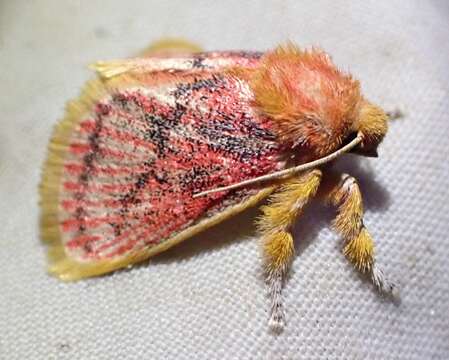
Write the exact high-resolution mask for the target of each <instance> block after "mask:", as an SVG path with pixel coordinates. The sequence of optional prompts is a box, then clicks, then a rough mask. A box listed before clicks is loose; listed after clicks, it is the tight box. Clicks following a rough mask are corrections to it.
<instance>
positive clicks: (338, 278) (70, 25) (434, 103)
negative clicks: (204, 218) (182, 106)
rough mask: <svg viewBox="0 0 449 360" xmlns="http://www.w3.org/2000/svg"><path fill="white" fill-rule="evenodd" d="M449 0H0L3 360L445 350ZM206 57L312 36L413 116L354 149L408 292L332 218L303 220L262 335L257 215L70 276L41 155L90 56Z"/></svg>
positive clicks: (325, 214) (370, 217)
mask: <svg viewBox="0 0 449 360" xmlns="http://www.w3.org/2000/svg"><path fill="white" fill-rule="evenodd" d="M448 19H449V5H448V3H447V2H446V1H443V0H441V1H421V0H410V1H399V0H395V1H387V0H385V1H383V0H382V1H381V0H372V1H333V0H329V1H325V0H317V1H310V2H302V1H294V0H291V1H240V0H227V1H220V2H218V1H217V2H209V1H181V0H178V1H133V0H127V1H118V0H111V1H107V2H106V1H105V2H103V1H97V0H96V1H75V0H73V1H58V0H36V1H26V0H22V1H0V109H1V112H0V113H1V116H0V126H1V128H0V129H1V131H0V139H1V140H0V206H1V216H0V224H1V232H0V359H10V360H13V359H178V360H181V359H408V360H409V359H419V360H423V359H424V360H425V359H442V360H443V359H449V272H448V268H449V234H448V233H449V205H448V200H449V190H448V189H449V165H448V161H447V156H448V154H449V111H448V108H449V96H448V95H449V92H448V90H449V85H448V84H449V81H448V80H449V67H448V64H449V61H448V60H449V56H448V55H449V41H447V40H448V39H449V20H448ZM179 35H181V36H183V37H185V38H188V39H191V40H193V41H195V42H197V43H199V44H201V45H202V46H204V48H206V49H210V50H211V49H255V50H263V49H269V48H272V47H273V46H275V45H276V44H278V43H280V42H282V41H285V40H287V39H290V40H292V41H294V42H296V43H298V44H300V45H301V46H312V45H317V46H320V47H322V48H324V49H325V50H326V51H328V52H329V53H330V54H332V55H333V59H334V61H335V62H336V63H337V64H338V65H339V66H340V67H341V68H343V69H345V70H350V71H351V72H352V73H353V74H354V76H356V77H357V78H359V79H360V80H361V83H362V86H363V90H364V93H365V94H366V96H367V97H368V98H369V99H371V100H372V101H374V102H377V103H379V104H380V105H382V106H383V107H384V108H386V109H394V108H395V107H400V108H401V109H403V111H404V113H405V117H404V118H402V119H400V120H396V121H394V122H392V123H391V128H390V131H389V133H388V136H387V137H386V139H385V141H384V142H383V144H382V146H381V148H380V157H379V158H378V159H361V160H356V158H355V157H353V156H346V157H345V158H344V159H341V161H339V164H338V166H339V167H340V168H341V169H342V170H344V171H346V172H348V173H351V174H353V175H354V176H355V177H357V179H359V181H360V184H361V188H362V192H363V194H364V198H365V208H366V216H365V224H366V225H367V227H368V228H369V230H370V231H371V233H372V234H373V237H374V239H375V241H376V244H377V253H378V259H379V262H380V264H381V265H382V266H383V268H384V270H385V271H386V272H387V273H388V274H389V275H390V277H392V278H394V279H396V280H397V282H398V283H399V284H400V292H401V300H400V301H399V302H396V303H395V302H391V301H389V300H388V299H385V298H382V297H381V296H379V295H378V294H377V293H376V291H375V290H374V289H373V286H372V285H371V284H370V283H369V281H367V280H366V279H364V278H363V276H360V275H359V274H358V273H357V272H356V271H354V270H353V268H352V267H351V265H349V264H348V263H347V261H346V260H345V258H344V256H343V255H342V254H341V245H342V244H341V242H340V241H339V238H338V236H337V235H335V234H334V233H333V232H332V231H331V229H330V228H329V224H330V222H331V220H332V217H333V215H334V213H333V212H332V211H330V210H324V209H323V208H322V207H321V205H319V204H314V205H312V206H311V207H310V208H308V210H307V212H306V214H305V216H304V217H303V218H302V219H300V220H299V221H298V224H297V227H296V230H295V237H296V246H297V256H296V258H295V261H294V263H293V268H292V272H291V277H290V279H289V281H288V283H287V285H286V287H285V290H284V294H285V305H286V311H287V321H288V323H287V327H286V329H285V331H284V332H283V333H282V334H280V335H277V336H276V335H273V334H272V333H270V331H269V330H268V326H267V320H268V300H267V298H266V290H265V286H264V282H263V279H262V276H261V264H260V263H261V262H260V258H259V250H258V244H257V239H256V237H255V234H254V228H253V226H252V218H254V216H257V214H258V212H257V209H255V210H251V211H248V212H246V213H245V214H243V215H242V216H240V217H238V218H235V219H233V220H230V221H228V222H226V223H225V224H222V225H220V226H217V227H216V228H214V229H211V230H210V231H207V232H206V233H204V234H202V235H200V236H197V237H195V238H193V239H191V240H190V241H188V242H186V243H183V244H181V245H180V246H178V247H176V248H174V249H172V250H170V251H168V252H167V253H164V254H161V256H158V257H157V258H154V260H152V261H150V262H149V263H145V264H143V265H140V266H137V267H134V268H132V269H129V270H125V271H119V272H117V273H114V274H112V275H109V276H104V277H100V278H95V279H90V280H85V281H80V282H76V283H62V282H60V281H58V280H57V279H55V278H53V277H50V276H48V275H47V273H46V272H45V266H46V258H45V249H44V247H43V246H42V244H41V243H40V240H39V234H38V214H39V208H38V195H37V187H38V183H39V179H40V173H41V165H42V162H43V161H44V158H45V156H46V146H47V142H48V140H49V137H50V134H51V130H52V128H53V126H54V124H55V123H56V121H57V119H59V118H61V116H62V114H63V108H64V103H65V102H66V101H67V100H68V99H71V98H73V97H75V96H77V94H78V93H79V89H80V87H81V86H82V84H83V83H84V82H85V81H86V80H87V79H88V78H89V77H90V76H91V73H90V72H89V70H87V68H86V65H87V64H88V63H90V62H92V61H95V60H100V59H104V60H106V59H114V58H122V57H126V56H129V55H132V54H136V53H138V52H139V51H140V50H141V49H143V48H144V47H145V46H147V45H148V44H149V43H150V42H151V41H154V40H157V39H158V38H161V37H164V36H179Z"/></svg>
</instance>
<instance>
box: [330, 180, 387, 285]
mask: <svg viewBox="0 0 449 360" xmlns="http://www.w3.org/2000/svg"><path fill="white" fill-rule="evenodd" d="M326 180H327V184H326V189H325V191H326V192H327V194H326V195H325V196H326V200H327V201H328V202H329V203H330V204H332V205H334V206H337V207H338V214H337V217H336V218H335V221H334V228H335V230H336V231H337V232H338V233H339V234H340V235H341V236H342V237H343V239H344V240H345V242H346V245H345V247H344V250H343V252H344V254H345V255H346V257H347V258H348V260H349V261H350V262H351V263H352V264H353V265H354V266H355V267H356V268H357V269H358V270H360V271H361V272H362V273H369V274H370V276H371V279H372V281H373V283H374V284H375V285H376V287H377V288H378V289H379V290H380V291H382V292H387V293H391V292H393V290H394V288H395V286H394V284H393V283H392V282H390V281H389V280H388V279H387V278H386V276H385V275H384V273H383V271H382V270H381V269H380V268H379V266H378V265H377V264H376V259H375V256H374V242H373V239H372V238H371V235H370V234H369V232H368V230H367V229H366V227H365V225H364V224H363V203H362V194H361V192H360V188H359V185H358V184H357V181H356V180H355V179H354V178H353V177H352V176H349V175H347V174H343V175H341V176H339V177H336V176H335V175H332V177H331V178H329V179H326Z"/></svg>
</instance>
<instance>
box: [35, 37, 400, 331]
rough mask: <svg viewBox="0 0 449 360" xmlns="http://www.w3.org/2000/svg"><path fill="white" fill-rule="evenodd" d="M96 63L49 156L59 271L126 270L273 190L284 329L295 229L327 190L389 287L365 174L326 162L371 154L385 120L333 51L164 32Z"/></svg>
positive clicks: (48, 198)
mask: <svg viewBox="0 0 449 360" xmlns="http://www.w3.org/2000/svg"><path fill="white" fill-rule="evenodd" d="M92 67H93V68H94V70H95V71H96V73H97V78H95V79H94V80H91V81H89V82H88V83H87V85H86V86H85V88H84V90H83V91H82V93H81V95H80V97H79V98H78V99H76V100H73V101H70V102H69V103H68V105H67V109H66V114H65V117H64V118H63V119H62V121H60V122H59V124H58V125H57V126H56V128H55V130H54V134H53V136H52V138H51V141H50V144H49V151H48V159H47V161H46V163H45V165H44V171H43V178H42V183H41V188H40V195H41V207H42V218H41V220H42V221H41V233H42V238H43V239H44V241H45V242H46V243H47V245H48V255H49V262H50V266H49V271H50V272H51V273H52V274H55V275H56V276H58V277H59V278H60V279H62V280H78V279H82V278H87V277H91V276H97V275H101V274H105V273H108V272H111V271H114V270H117V269H120V268H123V267H127V266H129V265H131V264H134V263H137V262H140V261H143V260H145V259H147V258H149V257H151V256H154V255H156V254H158V253H160V252H162V251H164V250H166V249H168V248H170V247H172V246H174V245H176V244H178V243H180V242H181V241H184V240H186V239H188V238H190V237H192V236H194V235H195V234H197V233H199V232H201V231H203V230H205V229H207V228H209V227H211V226H213V225H215V224H217V223H219V222H221V221H223V220H225V219H227V218H229V217H231V216H234V215H236V214H238V213H240V212H241V211H243V210H245V209H247V208H249V207H251V206H254V205H256V204H258V203H259V202H261V201H262V200H263V199H265V198H268V200H267V202H266V204H265V205H263V206H261V208H260V209H261V215H260V217H259V218H258V219H257V221H256V226H257V230H258V234H259V237H260V248H261V252H262V259H263V266H264V269H265V276H266V280H267V287H268V293H269V298H270V319H269V324H270V326H271V327H272V328H274V329H282V327H283V326H284V324H285V313H284V308H283V303H282V294H281V291H282V286H283V283H284V281H285V277H286V274H287V272H288V269H289V267H290V264H291V261H292V258H293V255H294V243H293V238H292V235H291V228H292V226H293V224H294V222H295V220H296V219H297V218H298V216H300V215H301V213H302V212H303V210H304V208H305V207H306V205H307V203H308V202H309V201H310V200H311V199H312V198H313V197H315V196H318V197H319V198H320V199H321V200H323V201H324V202H326V203H327V204H330V205H333V206H335V207H336V209H337V217H336V219H335V222H334V228H335V230H336V231H337V232H338V233H339V234H340V235H341V236H342V238H343V239H344V241H345V246H344V249H343V252H344V255H346V257H347V258H348V260H349V261H350V262H351V263H352V264H354V266H355V267H356V268H357V269H358V270H360V271H361V272H363V273H367V274H368V275H369V276H370V277H371V279H372V281H373V283H374V284H375V285H376V286H377V287H378V288H379V289H380V290H381V291H384V292H391V291H392V290H393V289H394V285H393V283H392V282H390V281H389V280H388V279H387V278H386V276H385V275H384V273H383V272H382V270H381V269H380V268H379V266H378V265H377V263H376V258H375V255H374V244H373V240H372V238H371V235H370V234H369V232H368V230H367V229H366V227H365V226H364V224H363V205H362V196H361V192H360V189H359V186H358V184H357V181H356V179H354V178H353V177H351V176H350V175H348V174H337V173H334V172H333V171H332V170H329V169H328V167H326V166H325V164H327V163H329V162H333V161H334V160H335V159H336V158H337V157H339V156H340V155H342V154H343V153H346V152H352V153H355V154H359V155H364V156H375V155H376V150H377V147H378V145H379V144H380V142H381V141H382V139H383V138H384V136H385V134H386V132H387V125H388V124H387V121H388V117H387V115H386V113H385V112H384V111H383V110H382V109H381V108H379V107H378V106H377V105H375V104H373V103H371V102H369V101H368V100H367V99H366V98H365V97H364V96H363V95H362V92H361V87H360V84H359V82H358V81H357V80H356V79H354V78H353V77H352V76H351V75H350V74H349V73H345V72H343V71H341V70H339V69H338V68H337V67H336V66H335V65H334V64H333V62H332V60H331V58H330V57H329V55H327V54H326V53H325V52H323V51H321V50H318V49H315V48H313V49H309V50H304V49H300V48H299V47H297V46H295V45H294V44H292V43H288V44H286V45H282V46H279V47H277V48H275V49H274V50H271V51H267V52H250V51H214V52H203V51H201V50H200V49H198V48H196V47H195V46H193V45H191V44H189V43H183V42H179V41H178V42H177V41H165V42H164V41H162V42H160V43H158V44H156V45H155V46H153V47H151V48H150V49H148V50H147V51H145V52H144V53H143V54H141V55H139V56H138V57H135V58H129V59H123V60H114V61H107V62H97V63H95V64H94V65H93V66H92ZM320 184H321V186H320Z"/></svg>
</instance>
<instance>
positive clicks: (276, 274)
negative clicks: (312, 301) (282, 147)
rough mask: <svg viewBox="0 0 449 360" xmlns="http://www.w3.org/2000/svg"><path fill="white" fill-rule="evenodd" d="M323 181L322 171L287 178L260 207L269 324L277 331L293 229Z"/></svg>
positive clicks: (259, 223)
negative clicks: (268, 300)
mask: <svg viewBox="0 0 449 360" xmlns="http://www.w3.org/2000/svg"><path fill="white" fill-rule="evenodd" d="M320 181H321V171H320V170H312V171H310V172H307V173H305V174H302V175H301V176H300V177H296V178H294V179H291V180H288V181H286V182H285V183H284V184H283V185H281V186H280V188H279V190H278V191H277V192H276V193H275V194H273V195H272V196H271V197H270V198H269V204H268V205H265V206H262V207H261V211H262V215H261V217H260V218H259V219H258V221H257V228H258V231H259V233H260V235H261V247H262V253H263V263H264V270H265V276H266V280H267V283H268V290H269V297H270V322H269V325H270V327H271V328H272V329H274V330H281V329H282V328H283V326H284V324H285V315H284V309H283V303H282V286H283V283H284V280H285V276H286V274H287V271H288V269H289V266H290V263H291V261H292V257H293V254H294V244H293V238H292V235H291V233H290V229H291V227H292V225H293V224H294V222H295V220H296V218H297V217H298V216H299V215H300V214H301V212H302V210H303V208H304V206H305V205H306V203H307V202H308V200H309V199H311V198H312V197H313V196H314V195H315V193H316V191H317V189H318V186H319V184H320Z"/></svg>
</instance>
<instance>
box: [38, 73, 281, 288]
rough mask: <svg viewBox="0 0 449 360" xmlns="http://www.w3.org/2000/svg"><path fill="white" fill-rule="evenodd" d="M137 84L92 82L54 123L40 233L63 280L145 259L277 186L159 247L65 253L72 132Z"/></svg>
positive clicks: (42, 185) (123, 79)
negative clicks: (83, 258) (63, 207)
mask: <svg viewBox="0 0 449 360" xmlns="http://www.w3.org/2000/svg"><path fill="white" fill-rule="evenodd" d="M138 84H140V83H139V80H138V79H137V78H133V77H130V76H125V75H123V76H120V77H116V78H114V79H111V80H108V81H102V80H100V79H95V80H91V81H89V82H88V83H87V84H86V85H85V87H84V89H83V90H82V92H81V95H80V96H79V98H78V99H77V100H73V101H70V102H69V103H68V104H67V107H66V112H65V116H64V118H63V119H62V120H61V121H60V122H59V123H58V124H57V125H56V126H55V129H54V131H53V135H52V137H51V139H50V142H49V146H48V155H47V159H46V161H45V163H44V166H43V172H42V180H41V183H40V186H39V195H40V206H41V218H40V235H41V239H42V241H43V242H44V243H46V245H47V250H48V251H47V257H48V262H49V267H48V271H49V273H51V274H53V275H55V276H57V277H59V278H60V279H61V280H64V281H73V280H79V279H82V278H87V277H92V276H98V275H102V274H105V273H108V272H112V271H114V270H117V269H120V268H124V267H127V266H129V265H131V264H134V263H137V262H140V261H143V260H146V259H148V258H149V257H151V256H153V255H156V254H158V253H160V252H162V251H165V250H167V249H168V248H170V247H172V246H174V245H176V244H178V243H180V242H182V241H184V240H186V239H188V238H190V237H192V236H194V235H196V234H198V233H199V232H201V231H204V230H206V229H207V228H210V227H212V226H214V225H216V224H218V223H220V222H222V221H224V220H225V219H227V218H229V217H231V216H233V215H235V214H238V213H240V212H242V211H244V210H245V209H247V208H249V207H251V206H253V205H255V204H257V203H258V202H259V201H261V200H262V199H264V198H265V197H267V196H268V195H269V194H271V193H272V192H273V191H274V189H275V186H271V187H267V188H264V189H262V190H260V191H259V192H258V193H257V194H255V195H253V196H251V197H249V198H248V199H246V200H245V201H243V202H242V203H240V204H237V205H234V206H231V207H228V208H227V209H225V210H224V211H222V212H220V213H217V214H215V215H213V216H211V217H210V218H207V219H204V220H200V221H199V222H198V223H197V224H194V225H192V226H190V227H189V228H187V229H185V230H183V231H181V232H180V233H178V234H176V235H175V236H173V237H171V238H169V239H167V240H165V241H163V242H162V243H160V244H158V245H156V246H153V247H150V248H146V249H142V250H140V251H138V252H133V253H130V254H128V255H126V256H124V257H121V258H117V259H111V260H101V261H96V262H80V261H77V260H76V259H74V258H71V257H69V256H68V255H67V253H66V252H65V249H64V245H63V244H62V241H61V234H60V231H59V222H58V212H59V211H58V204H59V201H58V199H59V192H60V181H61V176H62V173H63V164H64V159H65V157H66V154H67V151H68V145H69V143H70V137H71V134H72V132H73V131H74V129H75V128H76V126H77V125H78V124H79V122H80V121H81V119H82V118H83V116H84V115H85V114H87V113H88V112H89V111H91V109H92V106H93V105H94V104H95V103H96V102H97V101H98V100H100V99H101V98H104V97H106V96H107V95H108V94H110V92H111V90H112V89H117V88H120V87H122V86H130V85H138ZM140 85H141V84H140Z"/></svg>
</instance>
